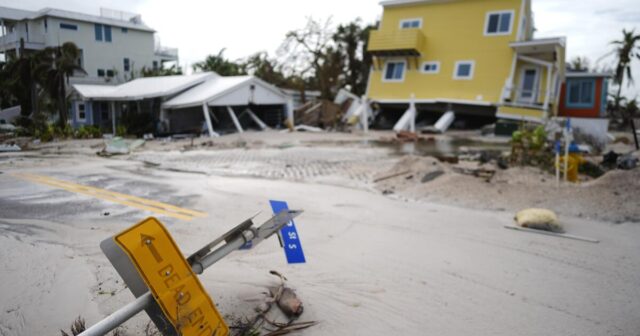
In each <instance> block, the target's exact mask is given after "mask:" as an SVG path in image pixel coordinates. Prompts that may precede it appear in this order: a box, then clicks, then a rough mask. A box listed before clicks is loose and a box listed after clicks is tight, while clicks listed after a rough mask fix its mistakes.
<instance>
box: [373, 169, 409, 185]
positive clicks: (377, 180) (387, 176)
mask: <svg viewBox="0 0 640 336" xmlns="http://www.w3.org/2000/svg"><path fill="white" fill-rule="evenodd" d="M409 173H411V171H410V170H405V171H402V172H399V173H394V174H391V175H386V176H382V177H378V178H376V179H374V180H373V183H378V182H381V181H384V180H388V179H391V178H394V177H398V176H402V175H407V174H409Z"/></svg>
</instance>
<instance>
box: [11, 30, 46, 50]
mask: <svg viewBox="0 0 640 336" xmlns="http://www.w3.org/2000/svg"><path fill="white" fill-rule="evenodd" d="M27 35H28V36H27ZM20 39H24V47H25V49H36V50H39V49H43V48H44V35H42V34H27V33H26V32H22V31H14V32H11V33H8V34H6V35H4V36H0V49H2V50H7V49H15V48H18V47H19V43H20Z"/></svg>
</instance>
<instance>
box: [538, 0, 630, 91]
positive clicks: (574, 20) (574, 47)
mask: <svg viewBox="0 0 640 336" xmlns="http://www.w3.org/2000/svg"><path fill="white" fill-rule="evenodd" d="M533 10H534V12H535V22H536V28H537V29H538V30H537V32H536V37H550V36H566V37H567V59H568V60H570V59H572V58H574V57H576V56H586V57H587V58H589V60H590V61H591V64H592V65H597V66H598V67H609V68H613V67H614V65H615V60H614V57H613V56H612V55H610V56H606V55H607V54H610V52H611V51H612V49H613V46H612V45H611V44H610V42H611V41H612V40H618V39H620V38H621V37H622V29H623V28H624V29H627V30H632V29H635V30H636V33H637V34H640V7H639V6H638V2H637V0H608V1H601V0H562V1H558V0H533ZM639 46H640V45H639ZM639 51H640V49H639ZM632 67H633V77H634V78H635V81H636V82H637V83H636V85H634V86H631V87H627V85H626V84H625V87H624V88H623V93H624V94H626V95H627V96H628V97H631V98H633V97H636V96H640V60H638V59H636V60H634V61H633V64H632ZM639 98H640V97H639Z"/></svg>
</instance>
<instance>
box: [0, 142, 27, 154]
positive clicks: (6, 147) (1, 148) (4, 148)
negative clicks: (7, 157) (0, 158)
mask: <svg viewBox="0 0 640 336" xmlns="http://www.w3.org/2000/svg"><path fill="white" fill-rule="evenodd" d="M21 150H22V148H20V146H18V145H16V144H11V145H5V144H2V145H0V153H1V152H19V151H21Z"/></svg>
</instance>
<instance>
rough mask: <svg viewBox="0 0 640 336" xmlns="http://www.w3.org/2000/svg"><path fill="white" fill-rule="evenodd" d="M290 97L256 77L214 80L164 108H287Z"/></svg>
mask: <svg viewBox="0 0 640 336" xmlns="http://www.w3.org/2000/svg"><path fill="white" fill-rule="evenodd" d="M287 99H288V96H287V95H286V94H284V93H282V91H280V90H279V89H278V88H277V87H275V86H273V85H271V84H269V83H266V82H264V81H262V80H260V79H258V78H256V77H253V76H230V77H214V78H210V79H208V80H207V81H206V82H204V83H202V84H200V85H198V86H196V87H194V88H192V89H190V90H188V91H186V92H184V93H182V94H180V95H178V96H176V97H174V98H172V99H171V100H169V101H167V102H165V103H164V104H162V107H163V108H165V109H178V108H186V107H194V106H201V105H203V104H205V103H206V104H207V105H209V106H239V105H248V104H249V103H252V104H256V105H284V104H286V103H287Z"/></svg>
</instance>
